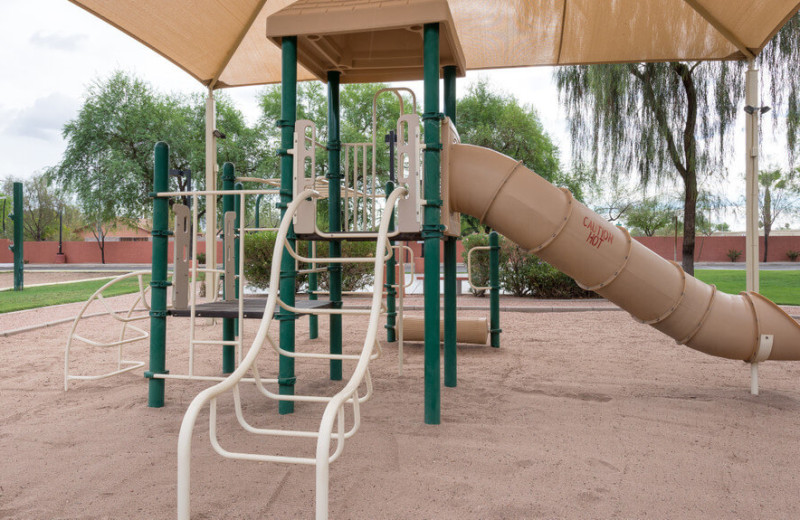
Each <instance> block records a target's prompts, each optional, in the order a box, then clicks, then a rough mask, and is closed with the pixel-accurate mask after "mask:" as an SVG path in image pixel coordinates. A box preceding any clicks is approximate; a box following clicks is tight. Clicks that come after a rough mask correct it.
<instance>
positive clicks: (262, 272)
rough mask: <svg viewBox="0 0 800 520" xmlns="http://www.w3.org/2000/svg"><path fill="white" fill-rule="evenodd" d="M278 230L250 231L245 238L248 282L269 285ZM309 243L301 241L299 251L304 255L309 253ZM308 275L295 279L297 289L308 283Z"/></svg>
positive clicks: (245, 274) (246, 276)
mask: <svg viewBox="0 0 800 520" xmlns="http://www.w3.org/2000/svg"><path fill="white" fill-rule="evenodd" d="M277 235H278V233H277V232H276V231H259V232H258V233H248V234H247V235H245V240H244V258H245V262H244V276H245V278H246V279H247V283H248V284H250V285H253V286H255V287H258V288H259V289H266V288H267V287H269V275H270V272H271V270H272V253H273V251H274V249H275V239H276V238H277ZM307 244H308V243H307V242H300V243H299V249H298V252H299V253H300V255H302V256H306V253H308V245H307ZM307 278H308V275H305V274H302V275H298V276H297V278H296V280H295V290H296V291H298V290H300V287H301V286H302V285H303V284H304V283H306V281H307Z"/></svg>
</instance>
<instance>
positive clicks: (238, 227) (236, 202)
mask: <svg viewBox="0 0 800 520" xmlns="http://www.w3.org/2000/svg"><path fill="white" fill-rule="evenodd" d="M234 168H235V167H234ZM233 189H234V191H237V192H238V191H242V190H243V189H244V184H242V183H241V182H237V183H236V184H234V185H233ZM233 211H234V213H236V219H235V220H234V221H233V228H234V230H235V233H236V235H235V238H234V239H233V261H234V263H235V264H236V265H235V266H233V270H234V274H235V275H236V281H235V285H234V296H235V297H236V299H237V300H238V299H239V298H244V294H240V291H239V286H240V285H241V284H240V283H239V281H240V278H239V276H240V274H241V273H240V272H239V265H240V261H241V258H240V257H239V241H240V240H244V233H243V232H242V219H241V216H240V215H241V213H242V198H241V197H240V196H239V195H238V193H237V194H236V196H235V197H234V199H233ZM241 289H242V290H244V287H242V288H241ZM233 335H234V337H238V336H239V318H236V319H235V320H233ZM239 355H240V356H241V354H239Z"/></svg>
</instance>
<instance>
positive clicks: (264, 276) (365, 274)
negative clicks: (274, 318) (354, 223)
mask: <svg viewBox="0 0 800 520" xmlns="http://www.w3.org/2000/svg"><path fill="white" fill-rule="evenodd" d="M276 237H277V232H275V231H261V232H258V233H250V234H248V235H247V237H246V239H245V243H244V255H245V266H244V274H245V277H246V278H247V282H248V283H249V284H251V285H253V286H255V287H258V288H261V289H266V288H267V287H268V286H269V276H270V271H271V269H272V254H273V251H274V249H275V239H276ZM297 247H298V252H299V254H300V255H301V256H305V257H309V256H310V254H309V251H310V249H309V243H308V242H306V241H300V242H298V246H297ZM328 251H329V249H328V242H317V257H326V256H328ZM342 256H343V257H374V256H375V242H371V241H366V242H346V241H345V242H342ZM318 267H327V264H320V265H318ZM309 268H311V265H310V264H301V265H300V269H309ZM374 276H375V269H374V264H372V263H358V264H353V263H350V264H342V290H343V291H357V290H359V289H363V288H364V287H366V286H368V285H371V284H372V281H373V279H374ZM307 282H308V274H302V275H298V276H297V279H296V282H295V290H297V291H299V290H300V288H301V287H302V286H303V285H305V284H306V283H307ZM318 284H319V288H320V289H325V290H327V289H328V273H327V272H322V273H318Z"/></svg>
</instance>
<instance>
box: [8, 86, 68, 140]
mask: <svg viewBox="0 0 800 520" xmlns="http://www.w3.org/2000/svg"><path fill="white" fill-rule="evenodd" d="M79 106H80V102H79V101H78V100H77V99H74V98H70V97H67V96H65V95H63V94H60V93H58V92H55V93H52V94H50V95H48V96H45V97H43V98H39V99H37V100H36V101H35V102H34V103H33V105H31V106H29V107H26V108H24V109H22V110H19V111H18V112H17V114H16V115H15V116H14V117H13V118H12V119H11V120H10V121H9V123H8V124H7V125H6V127H5V128H4V129H3V133H5V134H10V135H18V136H25V137H33V138H35V139H41V140H43V141H51V142H58V141H60V136H61V129H62V128H63V127H64V123H66V122H67V120H69V119H70V118H72V117H73V116H74V115H75V112H76V110H77V109H78V107H79Z"/></svg>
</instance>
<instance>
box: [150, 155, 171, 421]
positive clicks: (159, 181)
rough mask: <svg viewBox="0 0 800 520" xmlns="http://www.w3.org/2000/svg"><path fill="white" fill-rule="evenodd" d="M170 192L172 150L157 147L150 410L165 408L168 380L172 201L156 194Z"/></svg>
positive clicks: (151, 282) (151, 306)
mask: <svg viewBox="0 0 800 520" xmlns="http://www.w3.org/2000/svg"><path fill="white" fill-rule="evenodd" d="M168 189H169V146H167V143H164V142H158V143H156V146H155V150H154V168H153V193H152V196H153V231H152V234H153V259H152V267H151V269H152V271H151V276H150V369H149V370H148V371H147V372H145V373H144V376H145V377H147V378H149V380H150V381H149V382H148V390H147V391H148V394H147V406H149V407H150V408H161V407H162V406H164V380H163V379H156V378H154V377H153V376H154V375H155V374H166V373H168V372H167V370H166V368H167V367H166V364H167V347H166V343H167V287H168V286H169V282H167V261H168V259H167V247H168V244H169V235H170V234H171V232H170V230H169V201H167V199H165V198H160V197H156V193H159V192H164V191H167V190H168Z"/></svg>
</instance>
